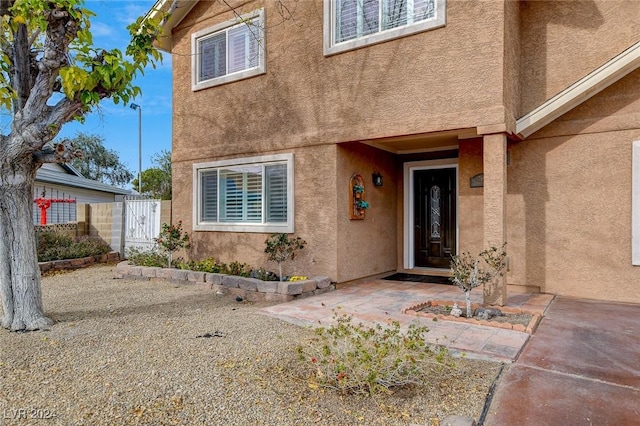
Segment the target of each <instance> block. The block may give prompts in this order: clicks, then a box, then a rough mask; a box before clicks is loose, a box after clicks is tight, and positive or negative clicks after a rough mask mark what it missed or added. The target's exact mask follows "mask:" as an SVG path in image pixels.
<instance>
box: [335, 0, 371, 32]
mask: <svg viewBox="0 0 640 426" xmlns="http://www.w3.org/2000/svg"><path fill="white" fill-rule="evenodd" d="M379 2H380V0H337V3H336V5H337V13H336V17H337V19H336V35H337V36H336V41H337V42H341V41H346V40H352V39H354V38H357V37H361V36H365V35H368V34H373V33H376V32H378V31H379V30H380V24H379V16H380V3H379Z"/></svg>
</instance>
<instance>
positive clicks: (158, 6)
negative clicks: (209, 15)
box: [145, 0, 198, 53]
mask: <svg viewBox="0 0 640 426" xmlns="http://www.w3.org/2000/svg"><path fill="white" fill-rule="evenodd" d="M196 3H198V0H157V1H156V3H155V4H154V5H153V7H152V8H151V10H150V11H149V12H147V15H146V16H145V19H154V18H156V17H157V16H158V14H164V13H169V16H168V17H167V18H166V19H165V20H164V21H163V22H162V32H161V33H160V35H159V36H158V38H157V39H156V41H155V42H154V45H155V46H156V47H157V48H158V49H160V50H162V51H165V52H167V53H171V48H172V45H173V40H172V36H171V30H173V28H174V27H175V26H176V25H178V24H179V23H180V22H182V20H183V19H184V17H185V16H187V14H188V13H189V12H191V9H193V7H194V6H195V5H196Z"/></svg>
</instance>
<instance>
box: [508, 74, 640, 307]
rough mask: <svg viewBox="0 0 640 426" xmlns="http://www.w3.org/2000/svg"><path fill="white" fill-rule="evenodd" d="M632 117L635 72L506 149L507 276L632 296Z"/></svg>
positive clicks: (639, 117) (576, 292) (639, 96)
mask: <svg viewBox="0 0 640 426" xmlns="http://www.w3.org/2000/svg"><path fill="white" fill-rule="evenodd" d="M639 123H640V71H635V72H634V73H633V74H631V75H629V76H627V77H626V78H624V79H622V80H621V81H619V82H618V83H616V84H614V85H613V86H611V87H610V88H608V89H606V90H605V91H603V92H602V93H600V94H599V95H596V96H595V97H594V98H592V99H590V100H589V101H587V102H585V103H584V104H582V105H581V106H579V107H577V108H575V109H574V110H573V111H571V112H569V113H567V114H565V115H564V116H563V117H561V118H559V119H558V120H556V121H555V122H554V123H552V124H551V125H549V126H547V127H546V128H544V129H542V130H541V131H539V132H538V133H536V134H534V135H533V136H532V137H531V138H529V139H528V140H525V141H523V142H520V143H518V144H515V145H514V146H513V147H512V148H511V161H512V163H511V166H510V167H509V169H508V174H509V181H508V192H509V198H508V212H509V213H508V229H509V237H508V238H509V250H510V251H511V253H512V254H514V260H513V263H512V270H513V271H512V274H511V280H512V281H513V282H514V283H518V284H524V283H526V284H529V285H540V287H541V289H542V290H543V291H545V292H550V293H555V294H565V295H571V296H578V297H586V298H594V299H605V300H617V301H631V302H636V303H638V302H640V291H639V290H640V267H637V266H632V265H631V176H632V164H631V146H632V142H633V141H635V140H640V124H639ZM638 172H640V170H639V171H638Z"/></svg>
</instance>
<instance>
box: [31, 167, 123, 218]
mask: <svg viewBox="0 0 640 426" xmlns="http://www.w3.org/2000/svg"><path fill="white" fill-rule="evenodd" d="M130 193H131V191H130V190H128V189H122V188H117V187H115V186H111V185H106V184H104V183H102V182H98V181H95V180H91V179H86V178H84V177H83V176H82V175H81V174H80V173H79V172H78V171H77V170H76V169H74V168H73V167H72V166H70V165H68V164H53V163H47V164H43V165H42V167H41V168H40V169H38V171H37V172H36V182H35V185H34V188H33V198H34V200H35V199H37V198H45V199H56V200H61V199H64V200H75V203H61V202H58V203H51V207H50V208H49V209H47V223H48V224H54V223H67V222H74V221H75V220H76V204H77V203H112V202H114V201H122V198H123V196H124V195H129V194H130ZM33 221H34V223H35V224H39V223H40V209H39V208H38V207H37V205H36V203H34V206H33Z"/></svg>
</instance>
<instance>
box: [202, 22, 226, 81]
mask: <svg viewBox="0 0 640 426" xmlns="http://www.w3.org/2000/svg"><path fill="white" fill-rule="evenodd" d="M198 44H199V51H200V81H202V80H209V79H212V78H216V77H220V76H223V75H225V74H226V73H227V34H226V33H221V34H216V35H214V36H213V37H207V38H205V39H203V40H200V41H199V42H198Z"/></svg>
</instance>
